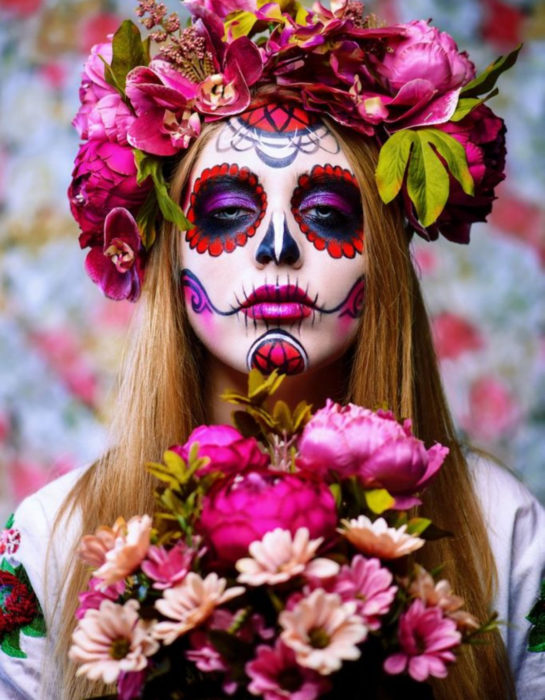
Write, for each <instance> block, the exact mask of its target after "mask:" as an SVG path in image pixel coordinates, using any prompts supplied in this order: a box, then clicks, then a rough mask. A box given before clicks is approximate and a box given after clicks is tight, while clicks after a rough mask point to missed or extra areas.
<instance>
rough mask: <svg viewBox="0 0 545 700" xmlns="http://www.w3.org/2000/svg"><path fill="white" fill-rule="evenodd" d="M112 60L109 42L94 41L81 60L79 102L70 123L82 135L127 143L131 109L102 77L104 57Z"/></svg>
mask: <svg viewBox="0 0 545 700" xmlns="http://www.w3.org/2000/svg"><path fill="white" fill-rule="evenodd" d="M102 59H104V61H106V62H107V63H108V64H110V63H111V60H112V44H111V42H105V43H103V44H97V45H96V46H93V48H92V49H91V53H90V55H89V57H88V59H87V61H86V63H85V66H84V69H83V76H82V80H81V86H80V91H79V97H80V102H81V106H80V108H79V110H78V113H77V114H76V116H75V117H74V120H73V121H72V124H73V125H74V126H75V127H76V130H77V132H78V134H79V135H80V136H81V138H82V139H84V140H87V139H101V140H106V141H115V142H116V143H119V144H121V145H126V143H127V130H128V129H129V126H130V125H131V122H133V121H134V113H133V111H132V110H131V108H130V107H129V106H128V105H127V104H126V103H125V102H123V100H122V98H121V95H120V94H119V92H118V91H117V90H116V89H115V88H113V87H112V86H111V85H109V84H108V83H107V82H106V80H105V78H104V61H103V60H102Z"/></svg>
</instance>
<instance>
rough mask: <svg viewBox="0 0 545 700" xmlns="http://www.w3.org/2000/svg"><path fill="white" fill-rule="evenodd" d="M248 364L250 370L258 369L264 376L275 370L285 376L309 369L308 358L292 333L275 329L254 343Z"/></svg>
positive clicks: (247, 359)
mask: <svg viewBox="0 0 545 700" xmlns="http://www.w3.org/2000/svg"><path fill="white" fill-rule="evenodd" d="M246 363H247V365H248V370H251V369H258V370H259V371H260V372H263V374H271V372H272V371H273V370H275V369H277V370H279V371H280V372H282V373H283V374H300V373H301V372H304V371H305V370H306V368H307V367H308V356H307V353H306V352H305V349H304V347H303V346H302V345H301V343H300V342H299V341H298V340H296V339H295V338H294V337H293V336H292V335H291V334H290V333H287V332H286V331H283V330H281V329H280V328H274V329H272V330H270V331H267V332H266V333H264V334H263V335H262V336H260V337H259V338H258V339H257V340H256V341H255V343H253V345H252V347H251V348H250V349H249V351H248V355H247V357H246Z"/></svg>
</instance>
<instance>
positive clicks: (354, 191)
mask: <svg viewBox="0 0 545 700" xmlns="http://www.w3.org/2000/svg"><path fill="white" fill-rule="evenodd" d="M297 185H298V186H297V188H296V189H295V191H294V193H293V197H292V201H291V210H292V213H293V216H294V217H295V220H296V221H297V223H298V224H299V228H300V229H301V231H302V232H303V233H304V234H305V236H306V237H307V239H308V240H309V241H310V242H311V243H312V245H313V246H314V247H315V248H316V249H317V250H327V252H328V253H329V255H330V256H331V257H332V258H341V257H347V258H353V257H354V256H355V255H356V253H361V252H362V250H363V212H362V206H361V196H360V191H359V188H358V183H357V181H356V179H355V177H354V175H353V174H352V173H351V172H350V171H349V170H346V169H343V168H341V167H340V166H331V165H326V166H321V165H316V166H314V168H313V169H312V172H311V173H309V174H305V175H301V177H300V178H299V180H298V183H297Z"/></svg>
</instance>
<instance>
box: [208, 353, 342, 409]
mask: <svg viewBox="0 0 545 700" xmlns="http://www.w3.org/2000/svg"><path fill="white" fill-rule="evenodd" d="M205 381H206V396H207V398H208V406H207V421H208V423H231V422H232V421H231V413H232V412H233V410H234V406H233V405H232V404H229V403H227V402H226V401H224V400H223V399H221V398H220V395H221V394H222V393H223V392H224V391H227V390H233V391H237V392H239V393H241V394H243V395H246V393H247V390H248V375H247V374H246V373H243V372H238V371H237V370H234V369H232V368H231V367H228V366H227V365H224V364H223V363H222V362H220V361H219V360H218V359H217V358H214V357H211V356H209V357H208V363H207V376H206V380H205ZM347 381H348V376H347V370H346V363H345V362H344V360H343V358H340V359H338V360H336V361H335V362H333V363H330V364H328V365H326V366H324V367H319V368H317V369H314V370H311V371H309V372H305V373H303V374H297V375H292V376H288V377H286V378H285V379H284V381H283V382H282V384H281V386H280V388H279V389H278V390H277V391H276V393H275V394H274V396H273V399H272V400H273V402H274V401H276V400H280V399H282V400H283V401H285V402H286V403H287V404H288V406H290V408H295V406H296V405H297V404H298V403H299V401H306V402H307V403H310V404H312V407H313V410H316V409H318V408H320V407H321V406H323V405H324V404H325V401H326V399H328V398H331V399H333V400H334V401H343V400H345V396H346V388H347Z"/></svg>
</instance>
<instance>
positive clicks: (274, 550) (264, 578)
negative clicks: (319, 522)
mask: <svg viewBox="0 0 545 700" xmlns="http://www.w3.org/2000/svg"><path fill="white" fill-rule="evenodd" d="M323 541H324V538H323V537H318V538H317V539H315V540H311V539H310V533H309V531H308V528H306V527H300V528H299V529H298V530H297V532H296V533H295V535H292V534H291V532H290V531H289V530H282V528H279V527H277V528H276V529H275V530H271V531H270V532H267V533H266V534H265V536H264V537H263V539H261V540H256V541H255V542H252V544H251V545H250V546H249V548H248V549H249V552H250V554H251V555H252V556H251V557H245V558H243V559H239V560H238V561H237V563H236V564H235V566H236V568H237V569H238V571H240V575H239V577H238V579H237V580H238V581H240V583H247V584H249V585H250V586H262V585H264V584H269V585H271V586H274V585H275V584H277V583H283V582H284V581H288V580H289V579H290V578H293V577H294V576H297V575H299V574H306V575H308V576H316V577H318V578H329V577H331V576H335V574H336V573H337V572H338V571H339V565H338V564H337V563H336V562H334V561H331V559H325V558H323V557H317V558H316V559H313V557H314V555H315V554H316V552H317V550H318V548H319V547H320V545H321V544H322V542H323Z"/></svg>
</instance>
